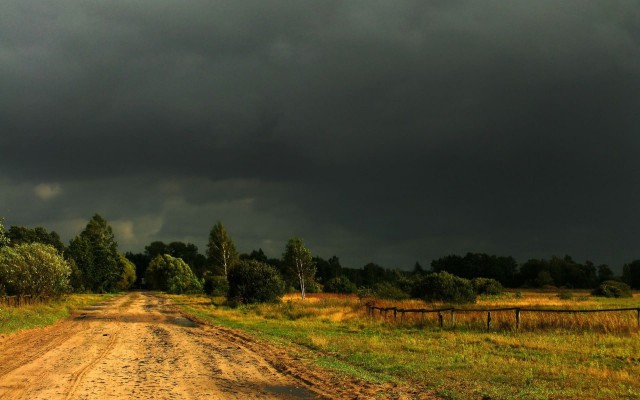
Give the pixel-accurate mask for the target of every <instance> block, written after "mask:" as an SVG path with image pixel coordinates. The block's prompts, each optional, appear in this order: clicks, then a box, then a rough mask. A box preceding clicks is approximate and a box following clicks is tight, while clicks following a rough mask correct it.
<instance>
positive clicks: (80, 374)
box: [65, 332, 118, 400]
mask: <svg viewBox="0 0 640 400" xmlns="http://www.w3.org/2000/svg"><path fill="white" fill-rule="evenodd" d="M117 339H118V333H117V332H116V333H112V334H110V335H109V343H107V346H106V347H105V348H104V349H103V350H102V351H101V352H100V353H99V354H98V356H97V357H95V358H94V359H93V360H91V361H90V362H89V363H88V364H87V365H85V366H84V367H82V368H80V369H79V370H78V371H76V372H75V373H73V374H72V377H71V388H70V389H69V392H68V393H67V396H66V397H65V400H69V399H71V398H72V397H73V395H74V394H75V393H76V391H77V390H78V386H80V383H81V382H82V378H84V376H85V375H86V374H87V372H89V370H91V368H93V367H94V366H95V365H96V364H97V363H98V362H99V361H100V360H102V359H103V358H105V357H106V356H107V355H108V354H109V353H110V352H111V351H112V350H113V348H114V347H115V344H116V341H117Z"/></svg>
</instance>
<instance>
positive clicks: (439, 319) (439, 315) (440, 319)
mask: <svg viewBox="0 0 640 400" xmlns="http://www.w3.org/2000/svg"><path fill="white" fill-rule="evenodd" d="M438 324H440V328H442V326H443V325H444V318H443V317H442V313H441V312H440V311H438Z"/></svg>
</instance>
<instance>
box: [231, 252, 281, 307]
mask: <svg viewBox="0 0 640 400" xmlns="http://www.w3.org/2000/svg"><path fill="white" fill-rule="evenodd" d="M227 279H228V281H229V292H228V293H227V298H228V299H229V300H230V301H232V302H238V303H243V304H251V303H268V302H275V301H277V300H279V299H280V297H282V295H284V290H285V285H284V282H283V281H282V278H281V277H280V274H279V273H278V271H277V270H276V269H275V268H273V267H272V266H270V265H267V264H264V263H261V262H259V261H254V260H242V261H240V262H239V263H238V264H236V265H235V266H234V267H233V268H231V269H230V270H229V276H228V277H227Z"/></svg>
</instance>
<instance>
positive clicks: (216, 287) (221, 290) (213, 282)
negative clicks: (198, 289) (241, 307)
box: [204, 274, 229, 297]
mask: <svg viewBox="0 0 640 400" xmlns="http://www.w3.org/2000/svg"><path fill="white" fill-rule="evenodd" d="M204 292H205V293H206V294H208V295H209V296H213V297H219V296H226V295H227V292H229V281H227V278H226V277H225V276H220V275H208V274H206V275H205V277H204Z"/></svg>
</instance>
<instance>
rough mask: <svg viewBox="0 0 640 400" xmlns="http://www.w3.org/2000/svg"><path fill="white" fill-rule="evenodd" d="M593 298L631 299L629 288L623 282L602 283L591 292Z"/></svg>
mask: <svg viewBox="0 0 640 400" xmlns="http://www.w3.org/2000/svg"><path fill="white" fill-rule="evenodd" d="M591 294H592V295H594V296H602V297H632V296H633V294H632V293H631V287H630V286H629V285H627V284H626V283H624V282H618V281H604V282H602V283H601V284H600V286H598V287H597V288H596V289H595V290H594V291H593V292H591Z"/></svg>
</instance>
